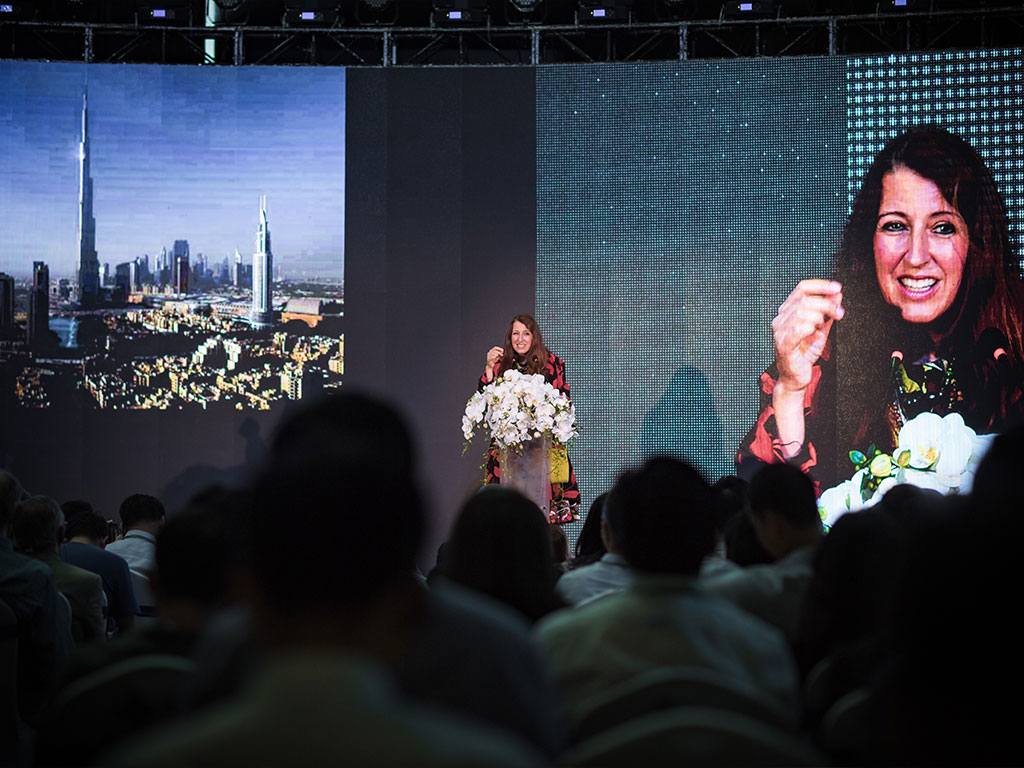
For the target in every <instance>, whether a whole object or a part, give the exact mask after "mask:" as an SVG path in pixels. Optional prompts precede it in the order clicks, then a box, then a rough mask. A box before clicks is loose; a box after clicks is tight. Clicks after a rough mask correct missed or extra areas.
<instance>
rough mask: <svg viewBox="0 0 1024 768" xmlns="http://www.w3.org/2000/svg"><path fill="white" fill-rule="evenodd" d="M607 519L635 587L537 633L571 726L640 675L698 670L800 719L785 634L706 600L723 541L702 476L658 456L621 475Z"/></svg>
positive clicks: (552, 620) (556, 618)
mask: <svg viewBox="0 0 1024 768" xmlns="http://www.w3.org/2000/svg"><path fill="white" fill-rule="evenodd" d="M605 516H606V520H607V522H608V526H609V527H610V528H611V530H613V531H615V532H616V541H617V543H618V546H619V547H620V548H621V550H622V553H623V555H624V556H625V558H626V560H627V561H628V562H629V564H630V566H631V567H632V569H633V571H634V578H633V582H632V584H631V585H630V586H629V588H627V589H626V590H624V591H622V592H618V593H615V594H611V595H608V596H606V597H601V598H599V599H596V600H593V601H591V602H590V603H587V604H586V605H583V606H580V607H578V608H576V609H574V610H572V611H562V612H559V613H557V614H555V615H553V616H550V617H548V618H547V619H545V620H544V621H542V622H541V623H540V624H539V625H538V626H537V630H536V632H537V635H538V637H539V638H540V641H541V643H542V644H543V645H544V646H545V647H546V648H547V650H548V654H549V657H550V658H551V661H552V664H553V666H554V669H555V678H556V682H557V683H558V685H559V687H560V688H561V691H562V694H563V695H564V697H565V698H566V700H567V702H568V704H569V711H570V719H571V720H572V722H573V723H577V722H578V721H579V719H580V717H581V716H582V715H583V714H584V713H585V711H586V707H587V706H588V703H589V702H590V701H591V700H592V699H593V697H594V696H595V695H598V694H600V693H601V692H602V691H605V690H607V689H608V688H610V687H612V686H614V685H616V684H618V683H621V682H624V681H626V680H628V679H630V678H632V677H634V676H636V675H638V674H640V673H643V672H648V671H651V670H655V669H660V668H664V667H684V668H685V667H697V668H701V669H705V670H710V671H713V672H716V673H719V674H720V675H721V676H722V677H723V678H726V679H728V680H729V681H730V682H731V683H732V684H733V685H735V687H737V688H738V689H741V690H743V691H745V692H747V693H749V694H750V695H751V696H753V697H756V698H758V699H760V700H762V701H764V702H766V705H767V706H774V707H775V708H777V710H778V713H779V716H780V717H781V718H784V719H787V720H790V721H793V722H794V723H795V721H796V718H797V716H798V706H799V698H798V692H797V673H796V668H795V665H794V663H793V659H792V656H791V654H790V651H789V648H788V647H787V645H786V641H785V638H784V637H783V635H782V633H781V632H779V631H778V630H777V629H775V628H774V627H771V626H768V625H767V624H765V623H763V622H761V621H759V620H758V619H756V618H754V617H752V616H750V615H749V614H747V613H745V612H744V611H741V610H740V609H738V608H737V607H735V606H734V605H732V604H730V603H728V602H727V601H725V600H721V599H719V598H717V597H714V596H712V595H709V594H707V593H706V592H705V591H704V590H703V589H702V587H701V584H700V581H699V580H698V579H697V571H698V569H699V568H700V564H701V562H702V561H703V559H704V558H705V557H706V556H707V554H708V553H709V552H710V551H711V548H712V547H713V546H714V536H715V524H714V505H713V501H712V496H711V489H710V488H709V487H708V484H707V482H705V480H704V479H703V478H702V477H701V476H700V474H699V473H698V472H697V471H696V470H695V469H693V468H692V467H690V466H688V465H686V464H684V463H682V462H680V461H677V460H675V459H669V458H656V459H650V460H649V461H647V462H646V463H645V464H644V466H643V468H641V469H640V470H636V471H631V472H626V473H624V474H623V475H622V476H621V477H620V478H619V480H618V481H617V482H616V484H615V487H614V488H613V490H612V492H611V495H610V496H609V498H608V500H607V502H605Z"/></svg>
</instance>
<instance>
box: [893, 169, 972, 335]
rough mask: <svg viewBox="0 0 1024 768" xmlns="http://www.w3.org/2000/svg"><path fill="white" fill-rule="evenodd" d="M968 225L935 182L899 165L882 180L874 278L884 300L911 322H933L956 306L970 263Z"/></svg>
mask: <svg viewBox="0 0 1024 768" xmlns="http://www.w3.org/2000/svg"><path fill="white" fill-rule="evenodd" d="M967 246H968V233H967V224H966V223H965V222H964V220H963V217H961V216H960V212H959V211H958V210H957V209H956V207H955V206H953V205H952V204H951V203H950V202H949V201H948V200H946V198H945V197H943V196H942V192H940V191H939V188H938V187H937V186H936V185H935V183H934V182H932V181H929V180H928V179H926V178H924V177H923V176H920V175H918V174H917V173H915V172H914V171H912V170H910V169H909V168H904V167H899V166H898V167H896V168H894V169H893V170H891V171H890V172H889V173H887V174H886V175H885V177H884V178H883V179H882V201H881V204H880V205H879V206H878V220H877V223H876V226H875V238H874V251H875V274H876V276H877V278H878V287H879V289H880V290H881V291H882V296H883V297H884V298H885V300H886V302H888V303H889V304H892V305H893V306H894V307H899V308H900V311H901V312H902V314H903V319H904V320H906V321H907V322H910V323H930V322H932V321H933V320H935V319H936V318H937V317H939V316H940V315H941V314H942V313H943V312H945V311H946V310H947V309H949V307H950V306H951V305H952V304H953V299H954V298H956V293H957V291H958V290H959V289H960V282H961V280H962V279H963V274H964V263H965V262H966V261H967Z"/></svg>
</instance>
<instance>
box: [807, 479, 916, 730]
mask: <svg viewBox="0 0 1024 768" xmlns="http://www.w3.org/2000/svg"><path fill="white" fill-rule="evenodd" d="M890 493H891V492H890ZM887 495H888V494H887ZM901 539H902V537H901V531H900V530H899V527H898V526H897V524H896V523H895V522H893V520H892V519H890V517H889V516H888V515H887V514H886V513H885V512H884V511H883V510H881V509H878V508H875V509H869V510H864V511H861V512H858V513H857V514H851V515H843V516H842V517H841V518H840V519H839V520H837V521H836V523H835V525H834V526H832V529H831V530H830V531H829V533H828V536H825V537H824V538H823V539H822V541H821V545H820V546H819V547H818V550H817V552H816V553H815V556H814V560H813V563H812V570H813V576H812V579H811V583H810V585H809V586H808V590H807V597H806V599H805V600H804V604H803V609H802V611H801V617H800V630H799V634H798V636H797V644H796V652H797V664H798V666H799V667H800V672H801V676H802V677H803V678H804V679H805V680H807V681H808V687H807V689H806V690H805V694H806V696H805V702H804V704H805V722H806V723H807V725H809V726H811V727H812V728H815V729H816V728H817V726H818V725H819V724H820V721H821V719H822V717H823V716H824V715H825V713H826V712H827V711H828V709H829V708H830V707H831V706H832V705H833V704H834V703H835V702H837V701H838V700H839V699H840V698H841V697H842V696H844V695H845V694H847V693H850V692H851V691H854V690H856V689H858V688H862V687H865V686H866V685H867V684H868V682H869V680H870V679H871V677H872V676H873V674H874V673H875V671H876V670H877V669H878V668H879V665H880V664H881V661H882V650H883V636H884V633H885V629H886V622H887V621H888V619H889V616H890V608H891V598H892V593H893V588H894V586H895V584H896V581H897V576H898V572H899V563H900V559H901V557H902V552H903V548H902V540H901ZM815 667H817V669H815ZM812 669H814V675H813V677H812V678H810V679H808V673H810V672H811V670H812Z"/></svg>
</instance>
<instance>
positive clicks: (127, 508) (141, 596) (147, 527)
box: [106, 493, 165, 617]
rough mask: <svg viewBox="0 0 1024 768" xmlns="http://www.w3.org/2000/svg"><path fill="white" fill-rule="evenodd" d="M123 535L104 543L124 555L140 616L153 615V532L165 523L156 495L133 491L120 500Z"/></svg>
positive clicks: (154, 537) (154, 602)
mask: <svg viewBox="0 0 1024 768" xmlns="http://www.w3.org/2000/svg"><path fill="white" fill-rule="evenodd" d="M119 512H120V515H121V525H123V526H124V530H125V534H124V538H122V539H119V540H118V541H113V542H111V543H110V544H107V547H106V549H107V551H108V552H113V553H114V554H115V555H119V556H120V557H123V558H124V559H125V560H126V561H127V563H128V568H129V570H130V571H131V574H132V586H133V587H134V588H135V598H136V599H137V600H138V603H139V614H138V615H139V616H150V617H153V616H156V599H155V598H154V597H153V587H152V584H151V582H150V574H151V573H152V572H153V570H154V569H155V568H156V535H157V534H158V533H159V532H160V529H161V528H163V526H164V517H165V512H164V505H163V504H161V503H160V500H159V499H158V498H156V497H155V496H148V495H147V494H144V493H136V494H133V495H131V496H129V497H128V498H127V499H125V500H124V501H122V502H121V509H120V510H119Z"/></svg>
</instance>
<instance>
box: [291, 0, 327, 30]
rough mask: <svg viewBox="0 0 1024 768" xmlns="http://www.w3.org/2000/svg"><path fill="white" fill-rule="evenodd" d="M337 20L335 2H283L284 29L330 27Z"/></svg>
mask: <svg viewBox="0 0 1024 768" xmlns="http://www.w3.org/2000/svg"><path fill="white" fill-rule="evenodd" d="M337 20H338V2H337V0H285V4H284V25H285V26H286V27H304V26H305V27H330V26H332V25H333V24H334V22H336V21H337Z"/></svg>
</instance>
